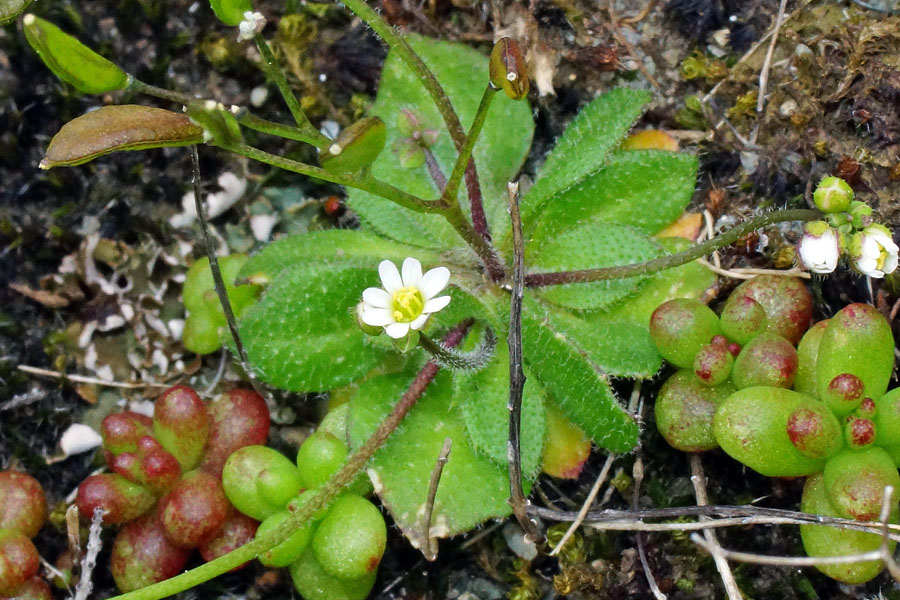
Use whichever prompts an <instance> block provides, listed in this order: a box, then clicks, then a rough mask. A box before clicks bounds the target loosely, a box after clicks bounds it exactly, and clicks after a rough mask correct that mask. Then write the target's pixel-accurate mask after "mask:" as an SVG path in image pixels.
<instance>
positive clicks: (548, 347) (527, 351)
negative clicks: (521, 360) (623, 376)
mask: <svg viewBox="0 0 900 600" xmlns="http://www.w3.org/2000/svg"><path fill="white" fill-rule="evenodd" d="M522 348H523V351H524V355H525V362H526V363H527V365H528V367H529V368H530V371H531V373H532V374H534V376H535V377H536V378H537V379H538V380H539V381H540V383H541V386H542V387H543V389H544V391H545V393H546V394H547V395H548V397H549V398H550V399H551V400H552V401H553V402H555V403H556V404H557V405H558V406H559V408H560V409H561V410H562V411H563V412H564V413H565V414H566V416H567V417H568V418H569V419H571V420H572V422H574V423H575V424H576V425H578V426H579V427H581V428H582V429H583V430H584V431H585V433H587V434H588V435H589V436H591V438H593V440H594V441H595V442H596V443H597V444H599V445H600V446H602V447H604V448H606V449H608V450H611V451H613V452H627V451H629V450H631V449H632V448H633V447H634V445H635V444H636V443H637V438H638V426H637V423H635V421H634V419H633V418H632V416H631V415H629V414H628V413H627V412H626V411H625V410H624V409H623V408H622V407H621V406H620V405H619V402H618V400H617V398H616V396H615V394H614V393H613V391H612V389H611V388H610V386H609V375H608V374H607V373H606V372H604V370H603V369H602V368H601V367H600V366H599V365H598V364H596V363H594V362H593V361H592V360H590V358H589V357H588V356H586V355H585V353H584V352H583V351H582V350H581V349H580V348H579V346H578V345H577V344H576V341H575V340H574V339H572V338H570V337H568V336H567V335H566V333H565V332H564V331H562V330H561V329H560V328H559V327H558V326H557V325H556V324H555V323H554V322H553V320H552V319H551V318H550V317H549V315H548V311H546V310H545V309H544V308H543V307H542V306H540V304H539V303H538V302H537V301H536V300H535V299H533V298H528V297H526V299H525V303H524V304H523V307H522Z"/></svg>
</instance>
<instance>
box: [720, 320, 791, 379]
mask: <svg viewBox="0 0 900 600" xmlns="http://www.w3.org/2000/svg"><path fill="white" fill-rule="evenodd" d="M796 373H797V351H796V350H795V349H794V346H792V345H791V343H790V342H789V341H787V340H786V339H784V338H783V337H781V336H780V335H776V334H774V333H761V334H759V335H758V336H756V337H755V338H753V339H752V340H750V343H748V344H747V345H746V346H744V348H743V349H742V350H741V353H740V354H738V357H737V359H736V360H735V361H734V367H733V368H732V369H731V380H732V381H733V382H734V385H735V386H736V387H737V388H738V389H741V388H747V387H752V386H757V385H765V386H771V387H779V388H785V389H787V388H790V387H791V386H792V385H794V375H795V374H796Z"/></svg>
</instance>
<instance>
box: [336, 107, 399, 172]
mask: <svg viewBox="0 0 900 600" xmlns="http://www.w3.org/2000/svg"><path fill="white" fill-rule="evenodd" d="M386 142H387V128H386V127H385V125H384V121H382V120H381V119H380V118H379V117H365V118H362V119H360V120H359V121H357V122H356V123H353V124H352V125H350V126H349V127H347V128H346V129H344V130H343V131H341V133H340V134H339V135H338V136H337V139H335V140H334V141H333V142H332V143H331V145H330V146H328V147H327V148H324V149H322V150H320V151H319V163H320V164H321V165H322V168H323V169H325V170H326V171H328V172H330V173H353V172H355V171H359V170H360V169H362V168H365V167H368V166H369V165H371V164H372V163H373V162H375V159H376V158H378V155H379V154H381V151H382V150H384V145H385V143H386Z"/></svg>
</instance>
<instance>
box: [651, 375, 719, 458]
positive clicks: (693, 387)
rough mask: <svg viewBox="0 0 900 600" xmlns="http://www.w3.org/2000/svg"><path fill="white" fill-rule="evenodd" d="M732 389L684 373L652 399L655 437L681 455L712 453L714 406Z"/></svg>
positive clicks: (673, 379)
mask: <svg viewBox="0 0 900 600" xmlns="http://www.w3.org/2000/svg"><path fill="white" fill-rule="evenodd" d="M733 392H734V386H733V385H731V384H730V383H724V384H722V385H717V386H709V385H705V384H703V383H701V382H700V381H698V380H697V378H696V377H694V374H693V373H692V372H691V371H689V370H687V369H685V370H681V371H678V372H677V373H675V374H674V375H672V376H671V377H669V379H668V380H667V381H666V382H665V383H664V384H663V386H662V388H660V390H659V394H657V396H656V405H655V407H654V412H655V414H656V427H657V429H659V433H660V434H661V435H662V436H663V437H664V438H665V439H666V441H667V442H669V445H670V446H672V447H673V448H677V449H678V450H681V451H682V452H702V451H704V450H712V449H713V448H715V447H716V446H718V444H717V443H716V436H715V435H714V434H713V416H714V415H715V414H716V404H718V403H719V402H721V401H722V400H724V399H725V398H727V397H728V396H730V395H731V394H732V393H733Z"/></svg>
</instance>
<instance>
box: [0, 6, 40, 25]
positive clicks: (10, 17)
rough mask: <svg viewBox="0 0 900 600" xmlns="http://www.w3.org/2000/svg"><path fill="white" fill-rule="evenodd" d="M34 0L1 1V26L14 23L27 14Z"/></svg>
mask: <svg viewBox="0 0 900 600" xmlns="http://www.w3.org/2000/svg"><path fill="white" fill-rule="evenodd" d="M31 2H32V0H0V25H6V24H7V23H12V22H13V21H14V20H15V18H16V17H18V16H19V15H21V14H22V13H23V12H25V9H26V8H28V5H29V4H31Z"/></svg>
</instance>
